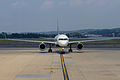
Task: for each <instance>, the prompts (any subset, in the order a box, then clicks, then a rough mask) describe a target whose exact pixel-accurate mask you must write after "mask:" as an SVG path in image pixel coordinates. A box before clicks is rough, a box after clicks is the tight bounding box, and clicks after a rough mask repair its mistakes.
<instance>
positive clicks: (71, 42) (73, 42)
mask: <svg viewBox="0 0 120 80" xmlns="http://www.w3.org/2000/svg"><path fill="white" fill-rule="evenodd" d="M92 41H97V40H83V41H70V42H69V44H77V43H81V42H92Z"/></svg>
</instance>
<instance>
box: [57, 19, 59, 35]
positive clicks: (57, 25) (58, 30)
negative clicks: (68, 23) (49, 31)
mask: <svg viewBox="0 0 120 80" xmlns="http://www.w3.org/2000/svg"><path fill="white" fill-rule="evenodd" d="M57 34H59V23H58V17H57Z"/></svg>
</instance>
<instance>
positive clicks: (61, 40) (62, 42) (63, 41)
mask: <svg viewBox="0 0 120 80" xmlns="http://www.w3.org/2000/svg"><path fill="white" fill-rule="evenodd" d="M55 39H56V41H57V43H56V44H57V45H59V46H60V47H65V46H68V43H69V38H68V37H67V36H66V35H65V34H59V35H57V36H56V37H55Z"/></svg>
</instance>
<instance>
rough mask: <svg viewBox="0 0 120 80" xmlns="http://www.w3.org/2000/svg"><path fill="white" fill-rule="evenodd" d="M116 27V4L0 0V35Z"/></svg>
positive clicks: (119, 17)
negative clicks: (57, 21) (4, 32)
mask: <svg viewBox="0 0 120 80" xmlns="http://www.w3.org/2000/svg"><path fill="white" fill-rule="evenodd" d="M57 17H58V18H59V25H60V30H78V29H93V28H115V27H120V0H0V32H2V31H6V32H41V31H55V30H56V20H57Z"/></svg>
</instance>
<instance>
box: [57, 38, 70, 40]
mask: <svg viewBox="0 0 120 80" xmlns="http://www.w3.org/2000/svg"><path fill="white" fill-rule="evenodd" d="M59 40H68V39H67V38H59Z"/></svg>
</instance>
